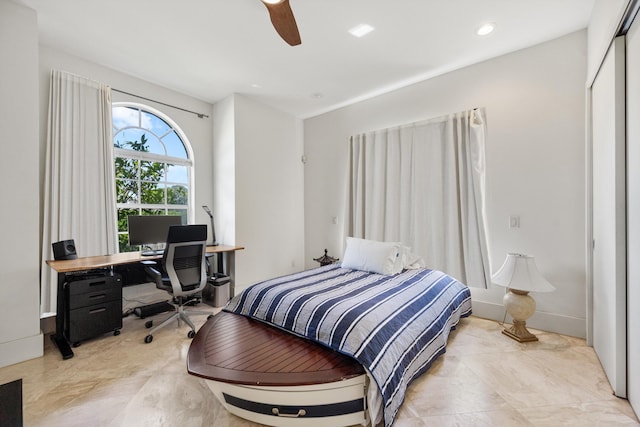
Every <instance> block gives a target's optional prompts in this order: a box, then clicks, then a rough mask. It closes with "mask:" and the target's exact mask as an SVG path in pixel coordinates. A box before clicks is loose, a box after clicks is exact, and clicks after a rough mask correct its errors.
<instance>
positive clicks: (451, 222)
mask: <svg viewBox="0 0 640 427" xmlns="http://www.w3.org/2000/svg"><path fill="white" fill-rule="evenodd" d="M484 117H485V115H484V111H483V110H482V109H473V110H468V111H463V112H459V113H455V114H449V115H446V116H443V117H439V118H435V119H430V120H426V121H422V122H417V123H412V124H409V125H405V126H398V127H394V128H389V129H384V130H379V131H372V132H366V133H363V134H358V135H353V136H351V137H350V139H349V150H348V156H349V159H348V171H347V200H346V210H347V212H346V215H345V218H346V221H345V234H346V235H347V236H353V237H360V238H367V239H374V240H381V241H399V242H402V243H403V244H404V245H407V246H410V247H411V248H412V251H413V252H414V253H416V254H418V255H420V256H422V257H423V259H424V260H425V262H426V266H427V267H428V268H432V269H437V270H441V271H444V272H445V273H447V274H449V275H451V276H454V277H455V278H457V279H458V280H460V281H461V282H463V283H466V284H467V285H469V286H476V287H482V288H486V287H487V285H488V283H490V277H491V269H490V265H489V256H488V243H487V236H486V225H485V202H484V200H485V154H484V153H485V133H486V123H485V119H484Z"/></svg>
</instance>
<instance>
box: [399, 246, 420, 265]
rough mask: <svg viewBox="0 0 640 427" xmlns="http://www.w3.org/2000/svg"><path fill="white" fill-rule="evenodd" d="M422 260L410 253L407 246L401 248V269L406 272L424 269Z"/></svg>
mask: <svg viewBox="0 0 640 427" xmlns="http://www.w3.org/2000/svg"><path fill="white" fill-rule="evenodd" d="M424 266H425V264H424V260H423V259H422V258H421V257H419V256H418V255H416V254H414V253H413V252H411V248H410V247H409V246H403V247H402V268H403V269H406V270H416V269H419V268H424Z"/></svg>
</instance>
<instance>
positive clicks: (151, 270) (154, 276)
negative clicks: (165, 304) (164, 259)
mask: <svg viewBox="0 0 640 427" xmlns="http://www.w3.org/2000/svg"><path fill="white" fill-rule="evenodd" d="M140 263H141V264H142V265H143V266H144V271H145V272H146V273H147V274H148V275H149V277H150V278H151V280H153V281H154V282H156V287H157V288H160V289H162V273H161V272H160V270H158V268H156V267H157V265H158V263H157V262H155V261H150V260H149V261H140Z"/></svg>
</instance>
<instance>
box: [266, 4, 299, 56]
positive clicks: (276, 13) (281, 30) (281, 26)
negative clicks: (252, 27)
mask: <svg viewBox="0 0 640 427" xmlns="http://www.w3.org/2000/svg"><path fill="white" fill-rule="evenodd" d="M262 3H263V4H264V5H265V6H266V7H267V10H268V11H269V17H270V18H271V23H272V24H273V27H274V28H275V29H276V31H277V32H278V34H280V37H282V39H283V40H284V41H286V42H287V43H289V44H290V45H291V46H297V45H299V44H300V43H302V40H300V33H299V32H298V25H297V24H296V18H295V17H294V16H293V11H292V10H291V5H290V4H289V0H283V1H281V2H280V3H267V2H266V1H262Z"/></svg>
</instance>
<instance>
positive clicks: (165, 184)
mask: <svg viewBox="0 0 640 427" xmlns="http://www.w3.org/2000/svg"><path fill="white" fill-rule="evenodd" d="M169 122H170V120H169V119H168V118H163V117H160V114H159V113H154V112H151V111H149V110H147V109H145V108H144V107H142V106H137V105H133V104H114V107H113V128H114V132H113V133H114V157H115V176H116V202H117V209H118V239H119V249H120V252H127V251H133V250H139V249H140V248H138V247H130V246H129V236H128V234H127V217H128V216H129V215H179V216H181V217H182V222H183V223H184V224H186V223H187V218H188V215H189V209H190V200H191V197H190V188H191V186H190V177H191V175H192V167H193V162H192V161H191V159H190V158H189V156H188V152H189V149H188V145H187V143H186V138H185V137H184V135H183V134H182V132H181V131H180V129H178V128H177V126H176V125H170V124H169Z"/></svg>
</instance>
